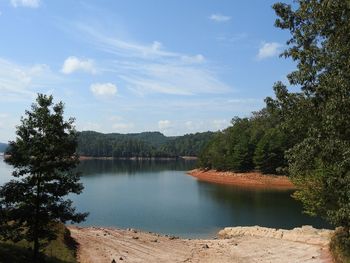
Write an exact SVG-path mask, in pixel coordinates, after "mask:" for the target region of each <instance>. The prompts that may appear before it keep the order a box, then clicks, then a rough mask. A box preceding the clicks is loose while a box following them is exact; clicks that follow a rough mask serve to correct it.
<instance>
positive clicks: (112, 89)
mask: <svg viewBox="0 0 350 263" xmlns="http://www.w3.org/2000/svg"><path fill="white" fill-rule="evenodd" d="M90 90H91V91H92V93H93V94H94V95H95V96H97V97H109V96H114V95H116V94H117V91H118V89H117V86H116V85H114V84H112V83H94V84H91V86H90Z"/></svg>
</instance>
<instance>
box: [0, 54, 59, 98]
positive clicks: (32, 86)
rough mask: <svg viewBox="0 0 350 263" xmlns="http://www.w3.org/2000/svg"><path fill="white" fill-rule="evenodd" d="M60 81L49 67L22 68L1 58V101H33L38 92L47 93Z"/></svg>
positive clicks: (42, 65) (40, 65) (38, 65)
mask: <svg viewBox="0 0 350 263" xmlns="http://www.w3.org/2000/svg"><path fill="white" fill-rule="evenodd" d="M59 80H60V79H59V78H58V77H57V76H56V75H55V74H54V73H52V71H51V69H50V67H49V66H48V65H45V64H35V65H29V66H22V65H19V64H17V63H14V62H12V61H9V60H6V59H2V58H0V100H7V101H8V100H22V99H33V98H34V97H35V94H36V93H37V92H44V93H45V92H47V90H48V89H50V87H51V88H53V87H54V85H57V83H58V82H59Z"/></svg>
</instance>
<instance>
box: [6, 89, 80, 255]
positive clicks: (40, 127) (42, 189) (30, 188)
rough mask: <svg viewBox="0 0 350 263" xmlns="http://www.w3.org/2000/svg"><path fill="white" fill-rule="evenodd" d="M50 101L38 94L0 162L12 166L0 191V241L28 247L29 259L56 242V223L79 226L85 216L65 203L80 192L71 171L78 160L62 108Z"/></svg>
mask: <svg viewBox="0 0 350 263" xmlns="http://www.w3.org/2000/svg"><path fill="white" fill-rule="evenodd" d="M52 100H53V98H52V96H46V95H42V94H39V95H38V98H37V100H36V104H33V105H32V109H31V111H26V113H25V117H22V119H21V125H19V126H18V127H17V132H16V133H17V137H16V140H15V141H12V142H10V145H9V148H8V152H7V153H8V154H9V157H8V158H6V159H5V161H6V162H7V163H8V164H10V165H12V166H13V167H14V171H13V176H14V177H15V178H16V179H13V180H11V181H10V182H8V183H6V184H5V185H3V186H2V187H1V188H0V214H1V222H0V231H1V232H0V233H1V236H2V238H4V239H10V240H12V241H14V242H17V241H20V240H23V239H25V240H27V241H28V242H33V246H34V249H33V251H34V258H38V252H39V249H40V248H41V247H43V246H44V245H45V244H46V242H47V241H49V240H52V239H55V238H56V236H57V235H56V234H57V233H56V231H55V228H54V226H55V225H56V222H63V223H64V222H66V221H69V220H70V221H71V222H80V221H82V220H84V218H85V217H86V214H81V213H76V212H75V209H74V208H73V207H72V201H71V200H69V199H67V195H68V194H71V193H75V194H79V193H81V191H82V189H83V186H82V185H81V184H80V183H79V174H77V173H76V172H75V170H74V168H75V167H76V166H77V163H78V156H77V155H76V145H77V142H76V132H75V130H74V127H73V119H69V120H68V121H64V120H63V104H62V103H61V102H60V103H58V104H55V105H54V104H53V102H52ZM39 241H40V242H39Z"/></svg>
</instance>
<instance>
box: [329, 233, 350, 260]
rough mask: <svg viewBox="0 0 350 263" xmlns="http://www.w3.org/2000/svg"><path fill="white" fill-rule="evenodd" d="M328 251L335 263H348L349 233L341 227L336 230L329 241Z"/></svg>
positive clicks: (349, 258) (349, 254) (349, 249)
mask: <svg viewBox="0 0 350 263" xmlns="http://www.w3.org/2000/svg"><path fill="white" fill-rule="evenodd" d="M330 250H331V253H332V256H333V258H334V259H335V262H337V263H350V232H349V231H348V232H346V230H345V229H344V228H341V227H340V228H338V229H336V230H335V233H334V235H333V236H332V239H331V243H330Z"/></svg>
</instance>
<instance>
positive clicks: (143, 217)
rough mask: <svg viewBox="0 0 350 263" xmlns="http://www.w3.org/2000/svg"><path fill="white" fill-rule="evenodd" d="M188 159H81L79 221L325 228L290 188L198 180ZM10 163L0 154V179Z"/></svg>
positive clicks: (175, 228) (194, 229) (191, 232)
mask: <svg viewBox="0 0 350 263" xmlns="http://www.w3.org/2000/svg"><path fill="white" fill-rule="evenodd" d="M0 158H1V157H0ZM194 166H195V162H194V161H135V160H86V161H82V162H81V164H80V166H79V170H80V171H81V172H82V177H81V181H82V183H83V184H84V186H85V189H84V192H83V193H82V194H81V195H79V196H76V195H75V196H71V199H72V200H73V201H74V204H75V206H76V207H77V209H78V211H84V212H85V211H88V212H90V215H89V216H88V218H87V220H86V221H85V222H84V223H82V224H81V225H83V226H113V227H120V228H135V229H142V230H145V231H152V232H158V233H163V234H170V235H177V236H181V237H210V236H214V235H215V234H216V232H217V231H218V230H219V229H222V228H224V227H226V226H252V225H259V226H266V227H274V228H286V229H290V228H294V227H298V226H301V225H305V224H309V225H313V226H314V227H318V228H321V227H328V225H327V224H325V223H324V222H323V221H322V220H320V219H319V218H311V217H308V216H307V215H305V214H303V213H302V207H301V204H300V203H298V202H297V201H295V200H294V199H292V198H291V197H290V195H291V193H292V192H290V191H278V190H277V191H276V190H261V189H259V190H252V189H244V188H240V187H237V186H224V185H218V184H211V183H206V182H201V181H198V180H197V179H195V178H193V177H191V176H188V175H186V171H187V170H190V169H193V168H194ZM10 173H11V166H8V165H6V164H5V163H4V162H3V160H2V158H1V159H0V184H3V183H4V182H6V181H8V180H9V178H10Z"/></svg>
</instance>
